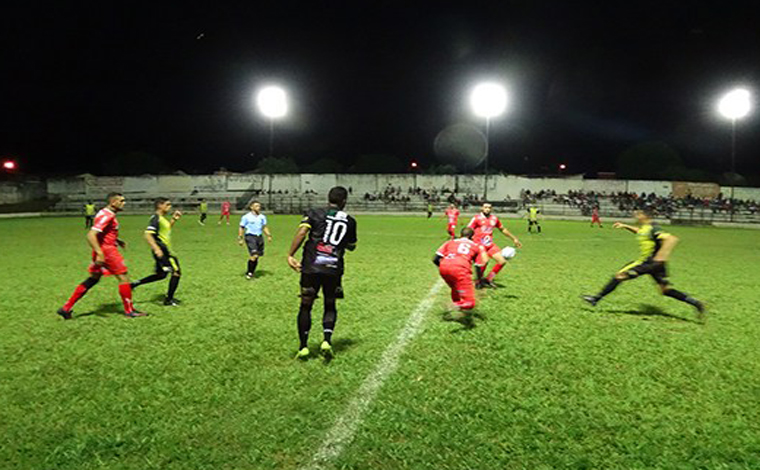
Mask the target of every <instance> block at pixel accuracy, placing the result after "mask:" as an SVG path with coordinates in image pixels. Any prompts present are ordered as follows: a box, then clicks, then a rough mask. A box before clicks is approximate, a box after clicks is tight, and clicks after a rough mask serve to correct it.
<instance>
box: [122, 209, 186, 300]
mask: <svg viewBox="0 0 760 470" xmlns="http://www.w3.org/2000/svg"><path fill="white" fill-rule="evenodd" d="M155 208H156V212H155V213H154V214H153V216H152V217H151V218H150V221H148V226H147V227H146V228H145V241H146V242H148V245H149V246H150V249H151V250H152V251H153V259H154V260H155V262H156V268H155V273H154V274H151V275H150V276H147V277H144V278H142V279H140V280H139V281H135V282H133V283H132V289H134V288H135V287H138V286H141V285H143V284H150V283H151V282H156V281H161V280H163V279H166V276H168V275H171V277H170V278H169V289H168V290H167V291H166V298H165V299H164V305H167V306H171V307H176V306H177V305H179V304H180V301H179V299H175V298H174V293H175V292H177V287H179V278H180V276H182V272H181V270H180V267H179V260H178V259H177V257H176V256H174V255H173V254H172V252H171V246H172V228H174V224H175V223H177V221H178V220H179V218H180V217H182V212H180V211H174V213H173V214H172V217H171V219H167V218H166V215H167V214H168V213H169V212H170V211H171V210H172V202H171V201H170V200H169V199H167V198H165V197H160V198H158V199H156V201H155Z"/></svg>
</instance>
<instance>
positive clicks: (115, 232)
mask: <svg viewBox="0 0 760 470" xmlns="http://www.w3.org/2000/svg"><path fill="white" fill-rule="evenodd" d="M92 230H95V231H96V232H98V243H100V246H116V240H118V239H119V221H118V220H116V214H115V213H114V212H113V211H111V209H108V208H103V209H100V211H99V212H98V213H97V215H95V220H94V221H93V222H92Z"/></svg>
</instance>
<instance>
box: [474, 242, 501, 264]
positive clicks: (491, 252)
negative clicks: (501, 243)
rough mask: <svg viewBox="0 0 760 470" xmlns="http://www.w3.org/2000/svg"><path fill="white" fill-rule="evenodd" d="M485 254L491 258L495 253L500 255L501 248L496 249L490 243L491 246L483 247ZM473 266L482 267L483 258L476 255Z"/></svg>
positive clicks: (496, 246)
mask: <svg viewBox="0 0 760 470" xmlns="http://www.w3.org/2000/svg"><path fill="white" fill-rule="evenodd" d="M485 248H486V253H488V256H490V257H493V255H495V254H496V253H501V248H499V247H498V245H496V244H495V243H492V244H491V245H489V246H487V247H485ZM475 264H477V265H479V266H482V265H484V264H486V263H485V260H484V259H483V256H481V255H478V259H477V260H475Z"/></svg>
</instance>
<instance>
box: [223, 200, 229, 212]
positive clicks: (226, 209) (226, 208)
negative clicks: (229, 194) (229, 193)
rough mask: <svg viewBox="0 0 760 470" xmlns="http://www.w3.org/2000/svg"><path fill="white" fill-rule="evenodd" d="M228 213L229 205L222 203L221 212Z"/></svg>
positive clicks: (225, 202)
mask: <svg viewBox="0 0 760 470" xmlns="http://www.w3.org/2000/svg"><path fill="white" fill-rule="evenodd" d="M229 211H230V203H229V202H227V201H224V202H223V203H222V212H225V213H226V212H229Z"/></svg>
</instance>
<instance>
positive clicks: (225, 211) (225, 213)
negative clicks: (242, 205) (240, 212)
mask: <svg viewBox="0 0 760 470" xmlns="http://www.w3.org/2000/svg"><path fill="white" fill-rule="evenodd" d="M231 207H232V206H231V205H230V201H224V202H222V213H221V214H220V215H219V222H218V223H217V225H222V220H224V218H225V217H226V218H227V225H229V224H230V208H231Z"/></svg>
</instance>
